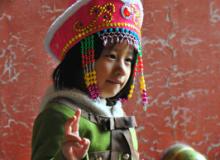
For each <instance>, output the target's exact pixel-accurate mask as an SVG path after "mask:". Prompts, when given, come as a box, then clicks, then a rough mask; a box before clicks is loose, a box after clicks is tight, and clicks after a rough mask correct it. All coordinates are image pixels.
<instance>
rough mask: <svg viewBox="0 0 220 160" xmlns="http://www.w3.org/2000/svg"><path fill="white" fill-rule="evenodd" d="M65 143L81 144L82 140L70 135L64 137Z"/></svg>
mask: <svg viewBox="0 0 220 160" xmlns="http://www.w3.org/2000/svg"><path fill="white" fill-rule="evenodd" d="M65 139H66V141H76V142H78V143H81V141H82V138H81V137H79V136H78V135H75V134H72V135H66V137H65Z"/></svg>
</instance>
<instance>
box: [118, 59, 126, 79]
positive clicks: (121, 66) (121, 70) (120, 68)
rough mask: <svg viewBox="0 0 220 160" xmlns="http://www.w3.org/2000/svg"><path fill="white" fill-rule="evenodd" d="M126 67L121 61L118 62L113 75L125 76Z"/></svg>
mask: <svg viewBox="0 0 220 160" xmlns="http://www.w3.org/2000/svg"><path fill="white" fill-rule="evenodd" d="M126 71H127V67H126V65H125V63H124V62H123V61H121V60H120V61H118V62H117V65H116V69H115V75H116V74H117V75H118V76H124V75H125V74H126Z"/></svg>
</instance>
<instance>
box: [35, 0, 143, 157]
mask: <svg viewBox="0 0 220 160" xmlns="http://www.w3.org/2000/svg"><path fill="white" fill-rule="evenodd" d="M142 21H143V8H142V4H141V1H140V0H136V1H135V0H133V1H130V0H102V1H100V0H78V1H76V2H72V3H71V5H70V6H69V7H68V8H67V10H66V11H65V12H64V13H63V14H62V15H61V16H59V17H58V18H57V19H56V20H55V22H54V23H53V24H52V26H51V27H50V29H49V31H48V34H47V36H46V48H47V51H48V52H49V53H51V54H52V55H54V56H55V57H56V58H57V59H58V60H61V63H60V64H59V65H58V67H57V68H56V69H55V71H54V73H53V81H54V86H53V88H52V89H51V90H49V91H48V93H47V95H46V96H45V99H44V100H43V103H42V110H41V112H40V114H39V115H38V117H37V118H36V120H35V123H34V128H33V137H32V159H33V160H44V159H45V160H49V159H53V160H56V159H59V160H60V159H67V160H80V159H87V160H88V159H91V160H93V159H94V160H95V159H99V160H102V159H103V160H110V159H111V160H117V159H134V160H137V159H139V154H138V144H137V138H136V133H135V127H136V122H135V118H134V117H133V116H127V115H126V114H125V113H124V111H123V108H122V106H121V105H122V103H121V102H124V101H127V100H128V99H129V98H131V96H132V92H133V89H134V81H135V77H137V75H139V77H138V78H139V82H140V91H141V96H142V101H143V105H144V106H145V105H146V103H147V95H146V89H145V82H144V78H143V63H142V53H141V42H140V38H141V32H140V30H141V26H142Z"/></svg>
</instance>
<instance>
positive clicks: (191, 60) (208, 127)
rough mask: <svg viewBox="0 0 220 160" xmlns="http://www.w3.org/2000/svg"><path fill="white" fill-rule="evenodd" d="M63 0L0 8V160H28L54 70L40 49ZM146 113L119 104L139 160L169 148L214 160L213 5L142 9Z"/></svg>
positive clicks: (217, 75) (218, 150)
mask: <svg viewBox="0 0 220 160" xmlns="http://www.w3.org/2000/svg"><path fill="white" fill-rule="evenodd" d="M67 1H68V0H62V1H60V0H50V1H49V0H48V1H36V0H35V1H27V0H20V1H8V0H3V1H1V2H0V13H1V14H0V135H1V136H0V141H1V144H0V160H12V159H13V160H29V159H30V153H31V147H30V146H31V132H32V125H33V121H34V119H35V117H36V115H37V114H38V112H39V105H40V102H41V97H42V96H43V94H44V92H45V90H46V88H47V86H48V85H50V84H51V73H52V70H53V68H54V67H55V66H56V62H55V61H54V60H53V59H52V58H51V57H50V56H48V55H47V54H46V53H45V51H44V48H43V40H44V35H45V34H46V32H47V29H48V27H49V25H50V24H51V23H52V21H53V20H54V19H55V17H57V16H58V15H59V14H60V13H61V12H62V11H63V8H65V7H66V4H67ZM144 9H145V21H144V28H143V48H144V56H143V58H144V65H145V66H144V67H145V77H146V81H147V82H148V88H149V89H148V92H149V93H148V94H149V95H150V100H149V101H150V108H149V110H148V111H147V112H146V113H144V112H143V111H142V107H141V101H140V100H139V99H138V98H137V97H138V96H136V95H137V94H138V90H137V92H135V96H134V98H133V100H134V101H133V102H129V103H128V104H126V107H127V108H126V110H127V112H128V113H129V114H135V115H136V117H137V121H138V124H139V127H138V128H137V131H138V136H139V144H140V147H139V150H140V153H141V158H143V159H144V160H157V159H159V157H160V156H161V153H162V152H163V151H164V150H165V149H166V148H167V147H168V146H169V145H171V144H172V143H174V142H176V141H180V142H185V143H188V144H189V145H192V146H193V147H194V148H195V149H197V150H198V151H200V152H201V153H203V154H204V155H206V156H207V157H208V158H209V160H219V159H220V141H219V139H220V134H219V132H220V108H219V104H220V99H219V97H220V87H219V83H220V70H219V68H220V61H219V59H220V54H219V53H220V1H219V0H215V1H204V0H201V1H196V0H190V1H189V0H185V1H180V0H177V1H164V0H157V1H155V0H147V1H144Z"/></svg>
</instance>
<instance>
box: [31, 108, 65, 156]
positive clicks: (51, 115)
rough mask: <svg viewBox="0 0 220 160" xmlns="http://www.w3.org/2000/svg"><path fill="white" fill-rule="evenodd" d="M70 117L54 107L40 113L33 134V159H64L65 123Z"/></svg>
mask: <svg viewBox="0 0 220 160" xmlns="http://www.w3.org/2000/svg"><path fill="white" fill-rule="evenodd" d="M68 118H69V117H68V116H67V115H66V114H64V113H63V114H62V112H58V111H56V110H54V109H53V108H47V109H46V110H44V111H43V112H42V113H40V114H39V115H38V117H37V119H36V120H35V122H34V127H33V136H32V160H58V159H59V160H64V159H65V158H64V156H63V154H62V152H61V148H60V146H61V143H62V142H63V139H64V124H65V122H66V120H67V119H68Z"/></svg>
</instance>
